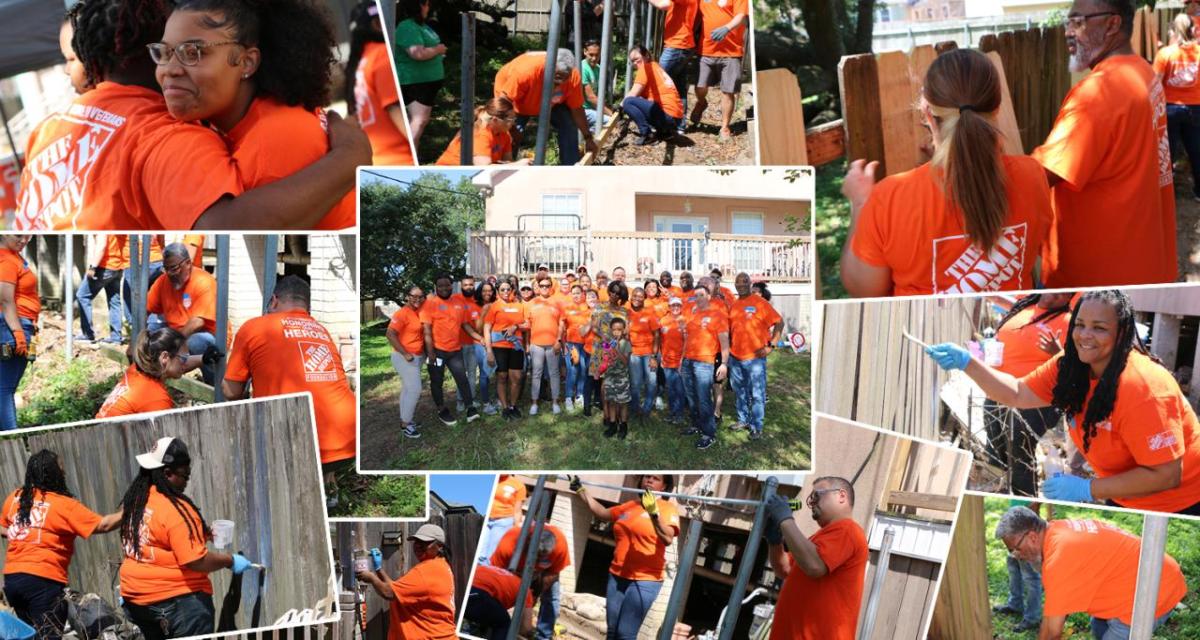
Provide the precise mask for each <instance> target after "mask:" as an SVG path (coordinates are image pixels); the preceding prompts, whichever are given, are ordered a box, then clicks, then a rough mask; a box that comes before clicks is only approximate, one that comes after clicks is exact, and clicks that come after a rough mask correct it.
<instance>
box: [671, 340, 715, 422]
mask: <svg viewBox="0 0 1200 640" xmlns="http://www.w3.org/2000/svg"><path fill="white" fill-rule="evenodd" d="M679 372H680V374H682V376H683V388H684V389H685V390H686V391H687V399H688V408H689V409H690V410H691V413H692V416H691V417H692V426H693V427H695V428H697V429H699V430H700V432H701V433H703V434H704V435H706V436H708V437H710V438H715V437H717V424H716V421H717V420H716V417H715V416H713V399H712V386H713V365H712V363H711V362H697V361H695V360H688V359H687V358H684V359H683V364H681V365H680V366H679Z"/></svg>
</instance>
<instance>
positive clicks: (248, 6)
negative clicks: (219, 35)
mask: <svg viewBox="0 0 1200 640" xmlns="http://www.w3.org/2000/svg"><path fill="white" fill-rule="evenodd" d="M174 10H175V11H203V12H211V13H219V14H221V16H222V19H221V20H220V21H216V20H206V21H205V25H206V26H208V27H210V28H213V29H221V28H225V27H229V28H231V29H232V30H233V37H234V38H235V39H236V40H237V41H238V42H240V43H242V44H244V45H246V46H252V47H258V50H259V51H260V52H261V53H262V60H261V62H260V63H259V65H258V71H256V72H255V73H254V86H255V95H256V96H261V97H268V98H274V99H275V100H278V101H279V102H282V103H283V104H286V105H288V106H289V107H295V106H301V107H304V108H305V109H307V110H310V111H311V110H313V109H316V108H318V107H323V106H325V105H328V104H329V99H330V91H329V86H330V77H331V75H332V69H333V65H334V64H335V63H336V62H337V58H336V57H335V56H334V53H333V52H334V49H335V47H337V36H336V33H335V31H334V28H333V23H332V21H331V20H330V17H329V13H328V11H326V9H325V7H324V5H322V4H319V3H318V2H315V1H314V0H175V3H174Z"/></svg>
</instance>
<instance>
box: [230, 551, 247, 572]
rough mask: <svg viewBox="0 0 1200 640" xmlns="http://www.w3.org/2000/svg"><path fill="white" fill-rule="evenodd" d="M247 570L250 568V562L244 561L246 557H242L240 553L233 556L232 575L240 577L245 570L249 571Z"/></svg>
mask: <svg viewBox="0 0 1200 640" xmlns="http://www.w3.org/2000/svg"><path fill="white" fill-rule="evenodd" d="M249 568H250V561H249V560H247V559H246V556H244V555H242V554H240V553H235V554H233V574H234V575H237V576H240V575H242V572H243V571H245V570H246V569H249Z"/></svg>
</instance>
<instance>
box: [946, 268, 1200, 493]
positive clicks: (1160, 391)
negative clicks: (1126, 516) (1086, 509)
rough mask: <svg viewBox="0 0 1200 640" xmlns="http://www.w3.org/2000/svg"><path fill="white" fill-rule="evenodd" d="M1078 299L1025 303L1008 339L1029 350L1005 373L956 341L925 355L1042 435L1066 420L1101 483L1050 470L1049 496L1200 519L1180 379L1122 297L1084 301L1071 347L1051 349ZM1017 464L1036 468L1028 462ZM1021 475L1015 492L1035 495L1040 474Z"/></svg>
mask: <svg viewBox="0 0 1200 640" xmlns="http://www.w3.org/2000/svg"><path fill="white" fill-rule="evenodd" d="M1070 299H1071V294H1053V295H1047V294H1042V295H1041V296H1039V297H1038V298H1036V299H1035V304H1032V305H1031V304H1028V303H1026V301H1025V300H1023V301H1022V303H1019V304H1018V306H1019V307H1020V308H1019V309H1016V312H1015V313H1010V314H1009V317H1007V318H1006V322H1005V325H1004V326H1007V327H1011V328H1012V331H1013V332H1015V333H1020V334H1021V335H1019V336H1014V335H1011V334H1010V335H1009V336H1006V337H1005V340H1006V342H1005V351H1006V352H1007V350H1008V345H1010V344H1017V343H1023V345H1024V346H1019V347H1018V348H1017V349H1016V350H1015V351H1017V352H1018V353H1017V354H1015V355H1014V356H1013V358H1012V360H1011V361H1009V356H1008V353H1005V354H1004V358H1005V361H1006V362H1005V363H1004V364H1002V365H1001V366H999V367H993V366H989V365H988V364H985V363H984V362H982V361H980V360H979V359H977V358H975V357H973V356H972V354H971V352H970V350H969V349H968V348H966V347H963V346H961V345H958V344H956V343H951V342H946V343H941V344H936V345H933V346H931V347H928V348H927V349H926V352H927V353H928V354H929V356H930V357H931V358H933V359H934V360H935V361H936V362H937V364H938V366H940V367H941V368H943V369H947V370H962V371H963V372H964V373H965V374H966V375H967V377H969V378H970V379H971V380H973V381H974V382H975V384H977V385H979V388H980V389H982V390H983V393H984V394H986V395H987V397H988V398H990V399H991V400H992V401H994V402H995V403H998V404H1000V405H1003V406H1006V407H1011V408H1013V409H1016V410H1018V411H1020V412H1021V414H1022V415H1023V416H1025V418H1026V420H1028V421H1029V424H1030V426H1031V427H1032V428H1034V429H1035V430H1036V429H1044V428H1045V427H1046V426H1052V425H1053V424H1054V423H1055V422H1057V421H1058V417H1057V413H1060V412H1061V414H1063V415H1065V416H1066V417H1067V425H1068V434H1069V435H1070V438H1071V440H1072V442H1073V443H1074V445H1075V447H1076V448H1077V449H1078V451H1079V452H1080V453H1081V454H1082V456H1083V458H1084V459H1085V460H1086V461H1087V463H1088V464H1089V465H1090V466H1091V469H1092V471H1093V472H1094V474H1095V477H1094V478H1085V477H1080V476H1077V475H1073V474H1071V473H1056V474H1051V473H1047V474H1046V475H1047V476H1048V477H1046V479H1045V481H1044V482H1043V485H1042V492H1043V494H1044V495H1045V496H1046V497H1048V498H1053V499H1057V500H1069V501H1075V502H1102V503H1106V504H1109V505H1113V506H1120V507H1125V508H1130V509H1143V510H1148V511H1164V512H1170V513H1183V514H1189V515H1200V421H1197V419H1196V412H1195V411H1194V410H1193V408H1192V406H1191V404H1190V403H1189V402H1188V399H1187V397H1186V396H1184V394H1183V391H1182V390H1181V389H1180V386H1179V382H1178V381H1177V380H1176V379H1175V377H1174V375H1172V372H1171V371H1169V370H1168V369H1167V368H1166V367H1165V366H1163V365H1162V364H1161V363H1160V362H1159V361H1158V360H1157V358H1155V357H1154V356H1153V355H1151V354H1150V353H1149V352H1148V351H1147V350H1146V347H1145V346H1144V345H1143V344H1142V341H1141V338H1140V337H1139V336H1138V333H1137V327H1136V324H1135V320H1134V309H1133V304H1132V303H1131V302H1130V300H1129V297H1128V296H1126V295H1125V294H1124V293H1122V292H1120V291H1117V290H1098V291H1089V292H1086V293H1082V294H1079V295H1078V296H1076V297H1075V302H1074V303H1073V304H1072V306H1071V308H1070V317H1069V318H1068V319H1067V321H1066V326H1065V335H1064V336H1063V340H1062V344H1061V345H1057V344H1056V345H1050V344H1049V342H1057V336H1058V335H1059V332H1062V331H1063V328H1062V326H1063V325H1062V321H1061V320H1057V321H1056V320H1055V319H1054V317H1057V316H1062V315H1065V313H1066V312H1065V310H1064V309H1063V305H1065V304H1066V303H1067V301H1068V300H1070ZM1051 316H1054V317H1051ZM1039 318H1040V319H1039ZM1039 324H1041V325H1043V326H1038V325H1039ZM1055 327H1058V328H1055ZM1002 328H1003V327H1002ZM1005 333H1006V332H1003V331H1002V332H1001V334H1000V335H1001V336H1005ZM1040 336H1046V339H1044V340H1043V339H1042V338H1041V337H1040ZM1034 341H1036V342H1037V346H1034V344H1033V343H1034ZM1042 345H1045V347H1043V346H1042ZM1038 351H1043V352H1044V353H1046V354H1047V355H1041V354H1039V353H1038ZM1051 352H1053V354H1054V355H1049V353H1051ZM1035 409H1052V411H1049V412H1047V411H1040V412H1033V411H1031V410H1035ZM989 429H990V427H989ZM1010 437H1014V438H1015V437H1018V436H1017V435H1016V434H1013V435H1012V436H1010ZM1019 437H1022V438H1024V437H1026V436H1019ZM1029 437H1032V436H1029ZM1013 449H1014V453H1015V452H1016V451H1015V450H1016V449H1017V447H1015V446H1014V447H1013ZM1023 455H1031V453H1030V454H1023ZM1014 457H1015V456H1014ZM1010 464H1013V465H1021V466H1029V467H1030V468H1031V467H1032V462H1031V461H1030V460H1028V459H1025V460H1020V459H1014V460H1012V461H1010ZM1016 478H1017V477H1016V476H1014V483H1015V484H1016V486H1014V492H1019V493H1028V494H1033V493H1034V491H1033V480H1032V478H1031V477H1028V476H1025V477H1023V478H1021V479H1020V480H1017V479H1016ZM1018 483H1019V484H1018Z"/></svg>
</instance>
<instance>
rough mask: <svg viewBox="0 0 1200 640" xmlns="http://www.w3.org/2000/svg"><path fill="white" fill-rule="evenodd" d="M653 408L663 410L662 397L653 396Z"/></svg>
mask: <svg viewBox="0 0 1200 640" xmlns="http://www.w3.org/2000/svg"><path fill="white" fill-rule="evenodd" d="M654 408H655V409H658V410H659V411H662V410H663V401H662V398H655V399H654Z"/></svg>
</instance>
